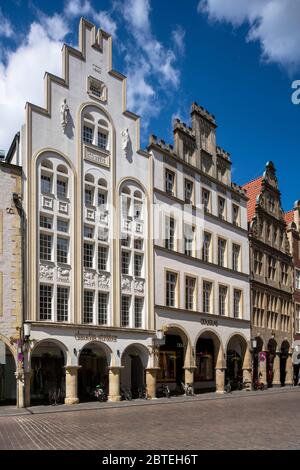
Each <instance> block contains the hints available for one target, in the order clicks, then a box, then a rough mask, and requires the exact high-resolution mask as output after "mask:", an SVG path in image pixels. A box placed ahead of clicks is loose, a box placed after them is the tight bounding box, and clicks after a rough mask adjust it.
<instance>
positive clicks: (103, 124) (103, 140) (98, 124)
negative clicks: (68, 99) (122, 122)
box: [83, 111, 109, 151]
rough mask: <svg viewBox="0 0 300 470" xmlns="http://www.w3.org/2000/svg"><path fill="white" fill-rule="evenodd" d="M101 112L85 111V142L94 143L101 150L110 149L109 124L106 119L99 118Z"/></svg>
mask: <svg viewBox="0 0 300 470" xmlns="http://www.w3.org/2000/svg"><path fill="white" fill-rule="evenodd" d="M97 114H98V115H99V114H100V113H99V112H96V111H95V112H93V114H92V113H85V115H84V117H83V142H84V143H85V144H87V145H94V146H95V147H98V148H99V149H100V150H103V151H109V125H108V122H107V121H106V120H104V119H98V117H97Z"/></svg>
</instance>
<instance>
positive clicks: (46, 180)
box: [41, 175, 52, 194]
mask: <svg viewBox="0 0 300 470" xmlns="http://www.w3.org/2000/svg"><path fill="white" fill-rule="evenodd" d="M51 183H52V182H51V177H50V176H46V175H41V192H42V193H46V194H49V193H51V190H52V184H51Z"/></svg>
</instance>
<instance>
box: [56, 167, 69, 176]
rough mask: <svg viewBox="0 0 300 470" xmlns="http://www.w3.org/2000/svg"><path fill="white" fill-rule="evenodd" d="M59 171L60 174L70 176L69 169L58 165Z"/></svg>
mask: <svg viewBox="0 0 300 470" xmlns="http://www.w3.org/2000/svg"><path fill="white" fill-rule="evenodd" d="M57 171H58V172H59V173H64V174H65V175H67V174H68V169H67V167H65V166H64V165H58V167H57Z"/></svg>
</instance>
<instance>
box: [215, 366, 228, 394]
mask: <svg viewBox="0 0 300 470" xmlns="http://www.w3.org/2000/svg"><path fill="white" fill-rule="evenodd" d="M225 371H226V367H216V392H217V393H224V387H225Z"/></svg>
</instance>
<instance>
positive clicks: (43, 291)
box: [40, 284, 52, 320]
mask: <svg viewBox="0 0 300 470" xmlns="http://www.w3.org/2000/svg"><path fill="white" fill-rule="evenodd" d="M51 319H52V286H47V285H44V284H41V285H40V320H51Z"/></svg>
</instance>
